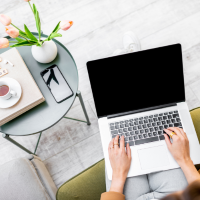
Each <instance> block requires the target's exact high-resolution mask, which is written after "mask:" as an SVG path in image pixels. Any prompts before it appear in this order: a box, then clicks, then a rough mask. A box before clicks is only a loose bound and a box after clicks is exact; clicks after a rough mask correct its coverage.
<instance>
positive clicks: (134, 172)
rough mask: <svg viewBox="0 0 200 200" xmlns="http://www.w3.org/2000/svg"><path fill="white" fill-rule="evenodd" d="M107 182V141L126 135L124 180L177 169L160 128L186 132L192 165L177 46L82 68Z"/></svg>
mask: <svg viewBox="0 0 200 200" xmlns="http://www.w3.org/2000/svg"><path fill="white" fill-rule="evenodd" d="M87 69H88V74H89V79H90V83H91V88H92V92H93V97H94V102H95V106H96V111H97V116H98V123H99V129H100V135H101V141H102V146H103V152H104V156H105V162H106V169H107V173H108V178H109V179H110V180H111V179H112V168H111V165H110V161H109V156H108V145H109V142H110V140H111V139H112V138H113V137H116V136H117V135H119V136H122V135H124V136H125V143H129V145H130V147H131V153H132V163H131V167H130V170H129V173H128V177H131V176H138V175H142V174H148V173H152V172H156V171H162V170H169V169H173V168H178V167H179V166H178V164H177V162H176V161H175V160H174V159H173V157H172V156H171V154H170V152H169V151H168V149H167V146H166V143H165V140H164V135H163V133H164V131H163V129H164V128H168V127H180V128H183V130H184V131H185V132H186V133H187V136H188V139H189V142H190V154H191V158H192V161H193V162H194V164H199V163H200V155H199V152H200V145H199V142H198V139H197V136H196V132H195V129H194V126H193V122H192V119H191V116H190V113H189V110H188V106H187V103H186V102H185V89H184V77H183V63H182V52H181V45H180V44H175V45H170V46H165V47H160V48H155V49H150V50H145V51H140V52H135V53H130V54H125V55H119V56H115V57H109V58H104V59H99V60H94V61H89V62H88V63H87Z"/></svg>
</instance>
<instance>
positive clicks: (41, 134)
mask: <svg viewBox="0 0 200 200" xmlns="http://www.w3.org/2000/svg"><path fill="white" fill-rule="evenodd" d="M41 135H42V132H40V135H39V138H38V141H37V144H36V147H35V151H34V155H36V154H35V153H36V151H37V148H38V144H39V142H40V138H41Z"/></svg>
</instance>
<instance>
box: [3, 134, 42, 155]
mask: <svg viewBox="0 0 200 200" xmlns="http://www.w3.org/2000/svg"><path fill="white" fill-rule="evenodd" d="M41 135H42V132H40V135H39V137H38V141H37V144H36V147H35V151H34V153H33V152H31V151H29V150H28V149H26V148H25V147H24V146H22V145H21V144H19V143H18V142H16V141H15V140H13V139H12V138H10V137H9V135H7V134H5V133H3V134H2V137H3V138H5V139H6V140H8V141H9V142H12V143H13V144H14V145H16V146H18V147H19V148H20V149H22V150H24V151H26V152H27V153H29V154H33V155H36V154H35V153H36V151H37V147H38V144H39V142H40V138H41Z"/></svg>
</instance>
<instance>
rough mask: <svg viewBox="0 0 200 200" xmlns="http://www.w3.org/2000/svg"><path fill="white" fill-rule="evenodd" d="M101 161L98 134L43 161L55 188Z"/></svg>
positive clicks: (100, 146)
mask: <svg viewBox="0 0 200 200" xmlns="http://www.w3.org/2000/svg"><path fill="white" fill-rule="evenodd" d="M101 159H103V151H102V145H101V139H100V135H99V133H96V134H95V135H93V136H91V137H89V138H87V139H85V140H83V141H82V142H80V143H78V144H75V145H74V146H73V147H70V148H68V149H66V150H65V151H63V152H61V153H59V154H57V155H55V156H53V157H52V158H49V159H47V160H45V161H44V163H45V165H46V167H47V169H48V171H49V172H50V174H51V176H52V178H53V180H54V182H55V184H56V185H57V187H59V186H60V185H62V184H63V183H64V182H66V181H67V180H69V179H70V178H72V177H74V176H75V175H77V174H78V173H80V172H82V171H83V170H85V169H87V168H88V167H90V166H91V165H93V164H95V163H96V162H98V161H99V160H101Z"/></svg>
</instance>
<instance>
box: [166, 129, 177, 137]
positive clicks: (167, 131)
mask: <svg viewBox="0 0 200 200" xmlns="http://www.w3.org/2000/svg"><path fill="white" fill-rule="evenodd" d="M164 131H165V132H166V133H167V134H168V135H169V137H170V134H171V133H172V131H170V130H168V129H164ZM169 137H168V139H169ZM172 137H173V138H172V139H175V138H176V137H177V138H178V136H177V135H173V136H172Z"/></svg>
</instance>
